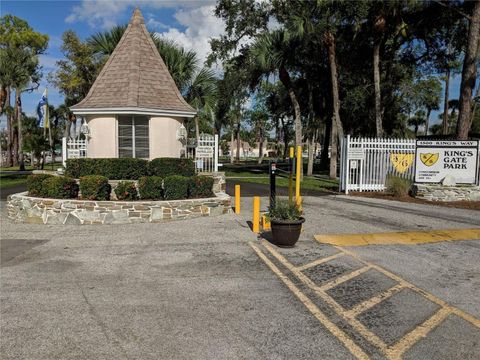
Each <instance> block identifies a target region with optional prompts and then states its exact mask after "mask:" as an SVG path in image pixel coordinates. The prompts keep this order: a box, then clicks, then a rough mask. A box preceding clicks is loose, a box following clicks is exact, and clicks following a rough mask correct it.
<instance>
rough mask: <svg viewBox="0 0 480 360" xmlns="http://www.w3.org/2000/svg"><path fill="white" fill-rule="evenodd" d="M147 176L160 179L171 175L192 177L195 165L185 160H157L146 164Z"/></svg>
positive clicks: (191, 161) (189, 160) (190, 160)
mask: <svg viewBox="0 0 480 360" xmlns="http://www.w3.org/2000/svg"><path fill="white" fill-rule="evenodd" d="M148 174H149V175H151V176H160V177H162V178H166V177H167V176H171V175H181V176H193V175H195V164H194V162H193V160H192V159H187V158H157V159H153V160H152V161H150V162H149V163H148Z"/></svg>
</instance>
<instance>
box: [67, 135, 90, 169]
mask: <svg viewBox="0 0 480 360" xmlns="http://www.w3.org/2000/svg"><path fill="white" fill-rule="evenodd" d="M85 157H87V140H80V139H72V138H69V139H67V138H66V137H64V138H63V139H62V163H63V167H65V165H66V162H67V159H78V158H85Z"/></svg>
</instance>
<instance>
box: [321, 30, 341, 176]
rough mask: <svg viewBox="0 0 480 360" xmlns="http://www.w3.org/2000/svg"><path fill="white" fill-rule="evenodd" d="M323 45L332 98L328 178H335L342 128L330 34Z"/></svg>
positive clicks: (328, 33)
mask: <svg viewBox="0 0 480 360" xmlns="http://www.w3.org/2000/svg"><path fill="white" fill-rule="evenodd" d="M325 39H326V40H325V43H326V45H327V51H328V63H329V65H330V76H331V80H332V98H333V120H332V134H331V143H332V149H331V151H330V154H331V155H330V178H332V179H336V178H337V146H338V138H343V126H342V122H341V120H340V96H339V94H338V74H337V60H336V53H335V52H336V50H335V37H334V36H333V34H332V33H330V32H327V33H326V34H325Z"/></svg>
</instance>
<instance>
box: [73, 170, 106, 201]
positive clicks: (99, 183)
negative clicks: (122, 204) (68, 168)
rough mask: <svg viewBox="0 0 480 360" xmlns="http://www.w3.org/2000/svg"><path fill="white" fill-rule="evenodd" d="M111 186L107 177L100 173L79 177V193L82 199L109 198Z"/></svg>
mask: <svg viewBox="0 0 480 360" xmlns="http://www.w3.org/2000/svg"><path fill="white" fill-rule="evenodd" d="M111 191H112V186H111V185H110V184H109V183H108V178H106V177H105V176H101V175H87V176H82V177H81V178H80V193H81V194H82V199H88V200H110V192H111Z"/></svg>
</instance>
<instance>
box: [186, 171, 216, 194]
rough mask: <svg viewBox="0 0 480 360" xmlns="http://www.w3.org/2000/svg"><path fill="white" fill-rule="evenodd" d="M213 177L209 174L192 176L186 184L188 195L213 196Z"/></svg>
mask: <svg viewBox="0 0 480 360" xmlns="http://www.w3.org/2000/svg"><path fill="white" fill-rule="evenodd" d="M212 188H213V178H212V177H210V176H192V177H191V178H190V183H189V186H188V197H190V198H206V197H212V196H213V191H212Z"/></svg>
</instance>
